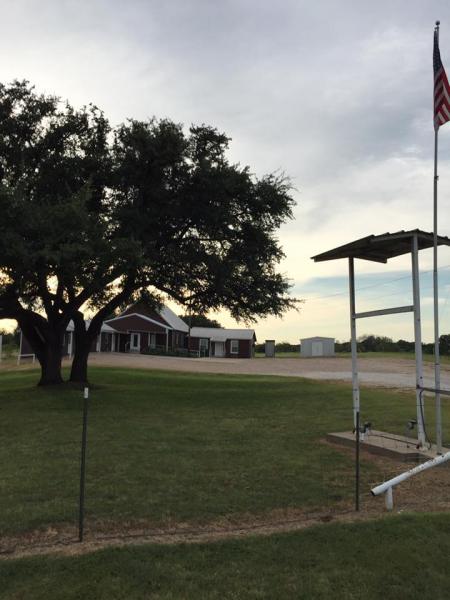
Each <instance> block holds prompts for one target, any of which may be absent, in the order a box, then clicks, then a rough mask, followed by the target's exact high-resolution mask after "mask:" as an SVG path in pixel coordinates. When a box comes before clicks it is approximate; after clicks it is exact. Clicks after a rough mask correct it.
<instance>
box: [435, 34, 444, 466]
mask: <svg viewBox="0 0 450 600" xmlns="http://www.w3.org/2000/svg"><path fill="white" fill-rule="evenodd" d="M437 34H438V36H439V28H438V27H437ZM438 41H439V40H438ZM438 131H439V130H438V129H436V130H435V132H434V185H433V187H434V190H433V192H434V193H433V297H434V387H435V389H436V392H435V393H434V394H435V407H436V451H437V453H438V454H441V453H442V419H441V395H440V393H439V391H437V390H440V389H441V364H440V356H439V291H438V244H437V228H438V226H437V215H438V206H437V188H438V179H439V177H438V173H437V161H438V158H437V157H438Z"/></svg>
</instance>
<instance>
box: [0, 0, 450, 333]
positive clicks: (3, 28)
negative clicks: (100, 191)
mask: <svg viewBox="0 0 450 600" xmlns="http://www.w3.org/2000/svg"><path fill="white" fill-rule="evenodd" d="M436 15H438V16H439V17H440V19H441V22H442V28H441V55H442V59H443V62H444V65H447V68H448V69H450V33H449V31H450V30H449V27H450V5H449V4H448V3H447V2H444V1H443V0H437V1H436V2H433V3H424V2H422V1H421V0H411V1H410V2H408V3H405V2H404V1H400V0H380V1H379V2H376V3H375V2H372V1H369V0H362V1H361V2H359V3H356V4H355V3H354V2H350V0H343V1H342V2H335V1H334V0H321V2H317V3H310V2H306V0H285V1H284V2H282V3H281V4H280V3H279V4H276V3H273V2H269V1H268V0H246V1H245V2H242V1H241V0H223V2H210V1H209V0H172V1H171V2H165V3H164V2H157V1H156V0H130V1H129V2H126V3H124V2H119V1H118V0H91V1H90V2H89V3H87V2H85V3H82V4H81V5H80V3H79V2H76V1H75V0H62V1H60V2H56V0H41V1H40V2H39V3H36V2H34V1H33V0H21V1H20V2H8V3H5V6H3V7H2V20H1V23H0V69H1V72H2V79H3V81H8V80H11V79H13V78H28V79H29V80H31V81H32V82H34V83H35V84H36V86H37V88H38V89H39V90H42V91H45V92H52V93H57V94H58V95H60V96H62V97H63V98H68V99H70V101H71V102H73V103H74V104H77V105H82V104H85V103H88V102H91V101H92V102H94V103H96V104H97V105H99V106H100V107H101V108H103V109H104V110H105V112H106V114H107V115H108V116H109V117H110V118H111V120H112V122H113V123H119V122H121V121H123V120H125V119H126V118H127V117H131V116H132V117H135V118H141V119H146V118H149V117H151V116H152V115H154V114H155V115H157V116H161V117H163V116H168V117H171V118H173V119H174V120H175V121H179V122H184V123H185V124H186V125H187V126H188V125H189V124H191V123H203V122H205V123H210V124H213V125H215V126H217V127H218V128H219V129H222V130H224V131H226V133H227V134H229V135H230V136H231V137H232V138H233V141H232V144H231V148H230V156H231V158H232V160H233V161H235V162H239V163H241V164H248V165H250V168H251V170H252V172H254V173H255V174H256V175H258V176H260V175H262V174H264V173H267V172H271V171H274V170H277V169H279V170H281V171H284V172H286V173H287V174H288V175H290V176H291V177H292V181H293V184H294V186H295V188H296V191H295V192H294V195H295V198H296V200H297V201H298V206H297V208H296V210H295V217H296V218H295V221H294V222H292V223H289V224H286V225H285V226H284V227H283V228H282V230H281V231H280V236H279V237H280V240H281V242H282V244H283V246H284V248H285V252H286V254H287V257H286V260H285V261H284V262H283V263H282V265H281V268H282V270H283V271H284V272H285V273H286V274H287V275H288V276H289V277H290V278H291V279H292V282H293V284H294V286H295V288H294V289H295V293H297V294H298V295H299V296H300V297H302V296H306V295H307V294H309V293H312V292H313V291H314V290H311V289H310V288H311V286H316V285H317V287H318V290H317V292H316V294H315V295H316V296H317V294H320V293H321V289H322V287H324V285H325V284H324V283H323V282H324V281H326V279H327V278H328V281H329V282H330V285H329V289H331V288H332V286H333V285H334V284H335V283H336V282H337V281H338V279H337V278H342V279H341V280H340V283H339V285H341V284H344V282H345V278H346V275H347V265H346V262H345V261H333V262H329V263H321V264H314V263H313V262H312V261H311V260H310V257H311V256H313V255H314V254H316V253H319V252H322V251H324V250H327V249H330V248H333V247H335V246H337V245H339V244H342V243H345V242H348V241H351V240H354V239H358V238H360V237H362V236H364V235H367V234H369V233H381V232H384V231H395V230H399V229H412V228H416V227H421V228H423V229H426V230H430V228H431V223H432V208H431V207H432V168H433V164H432V162H433V130H432V114H431V102H432V32H433V25H434V21H435V18H436ZM447 127H448V128H449V129H450V126H447ZM439 144H440V175H441V177H440V182H439V190H440V216H439V223H440V232H441V233H443V234H450V217H449V215H450V213H449V211H448V210H446V203H447V202H448V201H447V198H448V197H449V196H450V132H449V131H448V130H447V129H446V128H442V133H441V134H440V141H439ZM440 256H441V257H442V258H441V260H442V261H443V263H444V264H445V263H450V257H449V256H448V250H447V249H445V250H442V252H441V253H440ZM430 260H431V254H430V253H429V252H425V253H423V256H422V258H421V266H422V267H423V269H428V268H429V267H430V264H431V262H430ZM409 266H410V265H409V258H408V257H400V258H398V259H395V261H390V262H389V263H388V265H386V266H381V267H380V265H373V264H371V263H368V262H363V261H360V262H358V265H357V274H358V275H359V276H362V277H363V278H364V277H365V276H366V275H367V276H372V275H373V276H375V275H376V274H378V275H377V276H382V277H384V276H390V275H391V274H392V275H393V274H395V272H399V271H402V272H403V271H404V272H407V270H408V269H409ZM380 273H381V274H382V275H379V274H380ZM339 289H341V288H340V287H339ZM344 289H345V285H344ZM345 304H346V300H345V299H344V298H343V299H342V301H341V300H339V301H338V300H336V301H333V302H331V303H329V304H328V307H327V308H325V307H324V308H320V307H319V304H318V303H317V304H316V305H313V304H306V305H305V307H304V308H303V309H302V312H301V313H300V314H297V313H292V314H289V315H287V317H286V319H285V320H284V321H280V320H276V319H268V320H266V321H264V322H261V323H260V324H259V325H258V329H259V332H260V337H262V338H264V337H268V338H276V339H279V338H280V337H286V338H287V339H292V340H293V341H295V340H297V339H298V338H299V337H301V336H302V335H305V331H308V332H309V333H311V334H314V332H315V333H319V331H320V332H322V333H324V334H327V335H328V334H330V335H336V336H340V337H342V336H345V327H347V325H346V322H347V320H348V310H347V308H345ZM324 306H325V305H324ZM223 318H224V319H228V317H227V316H226V315H223ZM395 319H396V317H392V318H391V320H387V321H386V322H384V321H383V322H381V321H380V323H381V325H380V327H385V328H386V330H391V328H396V329H395V330H397V329H398V331H399V332H400V331H404V333H403V337H408V336H409V337H411V335H410V334H409V333H408V332H409V329H408V327H407V325H406V321H405V322H404V323H403V321H402V322H401V323H402V324H401V325H398V323H399V321H397V320H395ZM394 321H395V323H394ZM425 321H426V319H424V322H425ZM402 327H403V328H404V329H402ZM258 329H257V332H258ZM325 330H326V331H325ZM259 332H258V333H259ZM378 332H379V333H383V331H382V330H379V331H378ZM384 333H386V331H384Z"/></svg>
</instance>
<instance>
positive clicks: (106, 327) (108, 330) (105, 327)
mask: <svg viewBox="0 0 450 600" xmlns="http://www.w3.org/2000/svg"><path fill="white" fill-rule="evenodd" d="M91 320H92V319H86V329H87V328H88V327H89V325H90V324H91ZM74 329H75V327H74V324H73V321H69V324H68V325H67V329H66V331H74ZM101 331H102V333H114V332H115V329H113V328H112V327H110V326H109V325H107V324H106V323H103V325H102V329H101Z"/></svg>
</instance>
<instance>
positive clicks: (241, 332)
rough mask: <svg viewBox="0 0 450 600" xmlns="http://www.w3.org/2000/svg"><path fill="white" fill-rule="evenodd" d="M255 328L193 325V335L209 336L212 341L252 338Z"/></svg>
mask: <svg viewBox="0 0 450 600" xmlns="http://www.w3.org/2000/svg"><path fill="white" fill-rule="evenodd" d="M254 335H255V332H254V330H253V329H220V328H218V327H192V329H191V337H198V338H208V339H210V340H211V341H212V342H225V341H226V340H252V339H253V336H254Z"/></svg>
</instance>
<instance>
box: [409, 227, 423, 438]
mask: <svg viewBox="0 0 450 600" xmlns="http://www.w3.org/2000/svg"><path fill="white" fill-rule="evenodd" d="M411 246H412V247H411V263H412V286H413V305H414V343H415V354H416V409H417V435H418V440H417V441H418V444H419V446H425V426H424V401H423V391H422V388H423V360H422V328H421V322H420V286H419V245H418V240H417V235H415V236H413V238H412V243H411Z"/></svg>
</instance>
